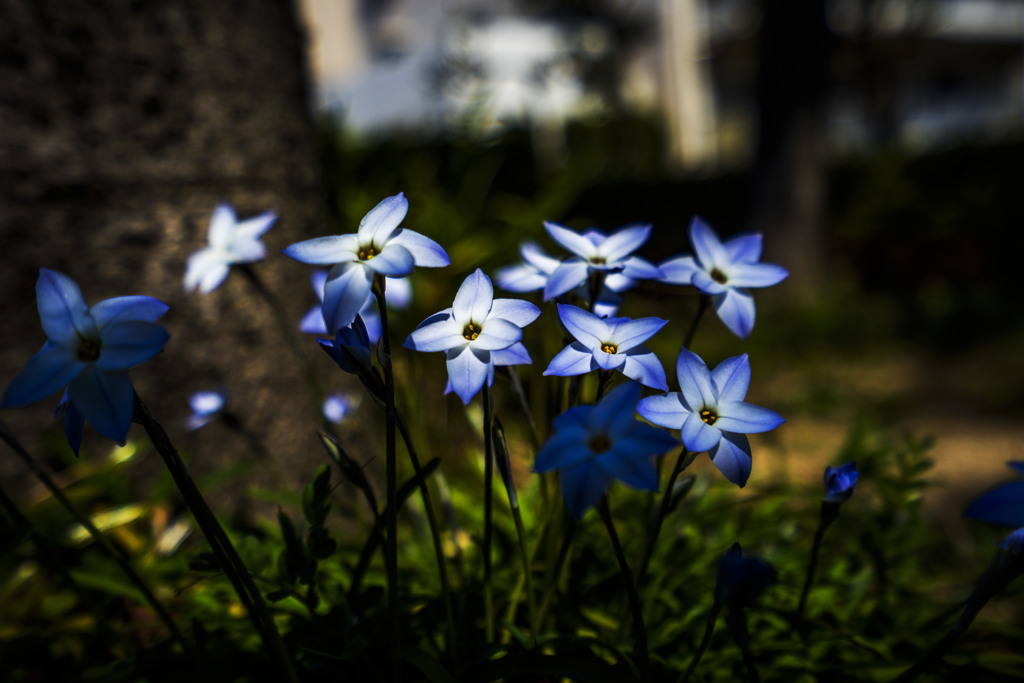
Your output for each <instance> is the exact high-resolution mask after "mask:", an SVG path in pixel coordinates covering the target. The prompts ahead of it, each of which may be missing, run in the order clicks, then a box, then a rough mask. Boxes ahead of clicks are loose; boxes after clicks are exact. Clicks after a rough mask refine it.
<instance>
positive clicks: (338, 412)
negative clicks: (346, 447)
mask: <svg viewBox="0 0 1024 683" xmlns="http://www.w3.org/2000/svg"><path fill="white" fill-rule="evenodd" d="M352 407H353V406H352V398H351V397H350V396H348V395H347V394H331V395H330V396H328V397H327V398H325V399H324V405H323V411H324V417H326V418H327V420H328V422H333V423H335V424H337V423H339V422H341V421H342V420H344V419H345V418H346V417H347V416H348V414H349V411H350V410H352Z"/></svg>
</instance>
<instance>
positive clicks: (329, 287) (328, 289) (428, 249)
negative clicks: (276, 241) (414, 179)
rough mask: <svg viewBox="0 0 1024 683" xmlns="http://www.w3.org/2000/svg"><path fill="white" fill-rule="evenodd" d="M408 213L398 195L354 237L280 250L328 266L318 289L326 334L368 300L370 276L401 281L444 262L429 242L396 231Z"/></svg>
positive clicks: (374, 211) (440, 252)
mask: <svg viewBox="0 0 1024 683" xmlns="http://www.w3.org/2000/svg"><path fill="white" fill-rule="evenodd" d="M408 211H409V200H407V199H406V198H405V195H404V194H403V193H401V192H399V193H398V194H396V195H395V196H394V197H388V198H387V199H385V200H384V201H382V202H381V203H380V204H378V205H377V206H375V207H374V208H373V209H371V210H370V212H369V213H368V214H366V216H364V217H363V220H362V221H361V222H360V223H359V230H358V232H356V234H348V235H332V236H329V237H317V238H315V239H311V240H306V241H305V242H298V243H296V244H293V245H291V246H290V247H288V248H287V249H285V250H284V253H285V255H287V256H290V257H291V258H293V259H295V260H296V261H301V262H303V263H311V264H314V265H331V266H332V268H331V269H330V270H329V271H328V273H327V282H326V284H325V285H324V303H323V317H324V320H325V321H326V322H327V328H328V330H330V331H334V330H337V329H339V328H342V327H347V326H348V325H351V324H352V321H353V320H355V318H356V314H358V313H359V310H360V309H361V308H362V307H363V306H364V305H365V304H366V301H367V299H368V298H369V297H370V287H371V286H372V284H373V278H374V276H375V275H387V276H390V277H402V276H405V275H408V274H409V273H411V272H412V269H413V266H426V267H428V268H439V267H442V266H447V265H448V264H449V263H450V261H449V259H448V254H447V253H445V251H444V249H442V248H441V246H440V245H439V244H438V243H437V242H435V241H434V240H432V239H430V238H429V237H425V236H424V235H421V234H420V233H418V232H413V231H412V230H409V229H408V228H400V227H398V226H399V224H400V223H401V222H402V220H403V219H404V218H405V214H406V213H407V212H408Z"/></svg>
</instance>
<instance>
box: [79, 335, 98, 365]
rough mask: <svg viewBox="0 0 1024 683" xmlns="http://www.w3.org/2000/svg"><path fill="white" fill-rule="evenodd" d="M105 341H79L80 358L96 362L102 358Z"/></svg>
mask: <svg viewBox="0 0 1024 683" xmlns="http://www.w3.org/2000/svg"><path fill="white" fill-rule="evenodd" d="M101 348H103V342H101V341H100V340H99V339H80V340H79V342H78V360H80V361H82V362H83V363H95V362H96V361H98V360H99V359H100V349H101Z"/></svg>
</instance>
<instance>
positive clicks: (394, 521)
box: [373, 275, 401, 678]
mask: <svg viewBox="0 0 1024 683" xmlns="http://www.w3.org/2000/svg"><path fill="white" fill-rule="evenodd" d="M385 286H386V280H385V279H384V276H383V275H377V276H374V278H373V295H374V296H375V297H376V298H377V307H378V308H379V309H380V323H381V336H380V344H381V346H380V349H381V354H380V357H381V366H382V367H383V369H384V410H385V449H386V450H385V453H386V465H385V469H386V479H387V499H388V508H387V511H386V513H387V528H388V532H387V541H388V543H387V552H386V553H385V557H384V560H385V563H386V565H387V578H388V617H389V621H390V622H391V643H392V648H393V649H394V651H393V652H392V673H393V674H394V675H395V677H396V678H397V677H398V676H399V675H400V672H401V669H400V667H399V657H398V652H397V648H398V647H399V644H400V638H399V628H398V506H397V505H396V504H395V502H396V496H395V494H396V488H397V481H398V479H397V477H398V473H397V468H398V464H397V462H396V458H395V450H396V443H395V431H396V419H395V373H394V369H393V367H392V365H391V333H390V330H389V329H388V306H387V298H386V296H385V292H384V289H385Z"/></svg>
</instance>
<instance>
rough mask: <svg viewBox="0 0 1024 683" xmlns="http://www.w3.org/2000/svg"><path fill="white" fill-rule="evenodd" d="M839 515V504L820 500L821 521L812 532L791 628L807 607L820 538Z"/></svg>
mask: <svg viewBox="0 0 1024 683" xmlns="http://www.w3.org/2000/svg"><path fill="white" fill-rule="evenodd" d="M838 516H839V504H838V503H828V502H822V504H821V522H820V523H819V524H818V530H817V531H815V532H814V544H813V545H812V546H811V561H810V562H809V563H808V565H807V577H806V578H805V579H804V587H803V590H801V591H800V602H799V604H798V605H797V608H796V612H794V614H793V628H797V627H799V626H800V622H802V621H803V618H804V608H806V607H807V596H808V595H810V593H811V584H812V583H813V582H814V572H815V571H816V570H817V568H818V556H819V554H820V553H821V539H822V538H824V537H825V529H827V528H828V527H829V525H830V524H832V522H834V521H835V520H836V518H837V517H838Z"/></svg>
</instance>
